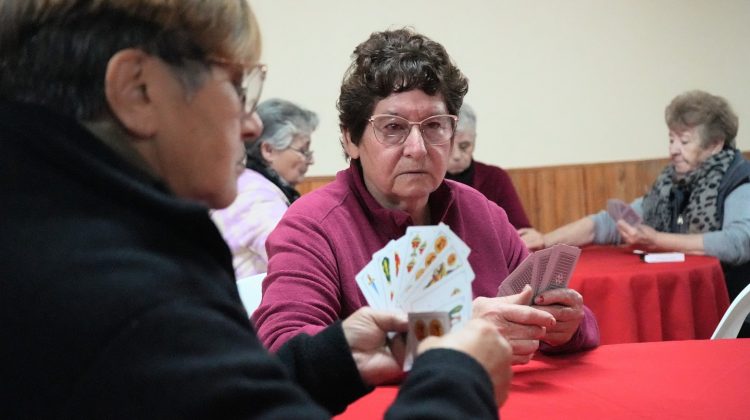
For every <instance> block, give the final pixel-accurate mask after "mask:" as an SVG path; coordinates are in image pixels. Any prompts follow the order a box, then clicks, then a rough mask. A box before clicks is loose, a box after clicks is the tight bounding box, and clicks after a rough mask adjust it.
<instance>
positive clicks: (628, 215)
mask: <svg viewBox="0 0 750 420" xmlns="http://www.w3.org/2000/svg"><path fill="white" fill-rule="evenodd" d="M607 213H608V214H609V217H611V218H612V220H614V221H615V223H617V222H618V221H619V220H620V219H622V220H624V221H626V222H627V223H628V224H629V225H631V226H638V225H640V224H641V223H642V222H643V220H642V219H641V216H639V215H638V213H636V212H635V210H633V208H632V207H630V205H629V204H628V203H626V202H624V201H622V200H619V199H616V198H612V199H609V200H607Z"/></svg>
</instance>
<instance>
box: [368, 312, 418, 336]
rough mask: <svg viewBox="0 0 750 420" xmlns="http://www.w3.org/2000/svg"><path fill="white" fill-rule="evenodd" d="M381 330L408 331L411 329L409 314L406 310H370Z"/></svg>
mask: <svg viewBox="0 0 750 420" xmlns="http://www.w3.org/2000/svg"><path fill="white" fill-rule="evenodd" d="M368 315H369V316H370V317H371V319H372V320H373V322H374V323H375V325H376V326H377V327H378V329H380V330H381V331H384V332H388V331H396V332H406V331H408V330H409V320H408V316H407V315H406V313H404V312H391V311H377V310H374V309H371V310H370V313H369V314H368Z"/></svg>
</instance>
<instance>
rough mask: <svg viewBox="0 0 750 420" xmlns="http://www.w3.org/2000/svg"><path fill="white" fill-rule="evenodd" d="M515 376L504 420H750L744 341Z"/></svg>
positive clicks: (644, 348) (374, 398) (612, 357)
mask: <svg viewBox="0 0 750 420" xmlns="http://www.w3.org/2000/svg"><path fill="white" fill-rule="evenodd" d="M513 370H514V376H513V381H512V385H511V390H510V396H509V398H508V401H507V402H506V403H505V405H504V406H503V407H502V408H501V409H500V414H501V416H502V418H503V420H513V419H597V420H599V419H628V420H630V419H747V418H750V403H749V402H750V391H748V388H747V379H748V378H750V339H737V340H715V341H711V340H689V341H668V342H654V343H630V344H615V345H607V346H601V347H598V348H596V349H594V350H592V351H589V352H584V353H578V354H572V355H564V356H557V357H545V356H540V357H539V358H538V359H536V360H533V361H531V363H529V364H528V365H525V366H516V367H514V369H513ZM397 392H398V388H397V387H379V388H377V389H376V390H375V391H374V392H372V393H370V394H369V395H367V396H365V397H364V398H362V399H360V400H359V401H357V402H355V403H354V404H352V405H351V406H350V407H349V409H348V410H347V411H346V412H345V413H344V414H342V415H341V416H339V417H338V418H339V419H357V420H362V419H379V418H382V416H383V413H384V412H385V410H386V408H387V406H388V405H390V404H391V403H392V402H393V400H394V399H395V397H396V393H397Z"/></svg>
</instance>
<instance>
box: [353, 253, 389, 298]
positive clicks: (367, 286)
mask: <svg viewBox="0 0 750 420" xmlns="http://www.w3.org/2000/svg"><path fill="white" fill-rule="evenodd" d="M354 281H355V282H356V283H357V285H358V286H359V289H360V290H362V294H363V295H365V299H366V300H367V304H368V305H369V306H371V307H372V308H375V309H385V300H384V297H385V294H384V293H383V292H384V290H383V286H382V285H381V284H380V280H379V277H378V267H377V263H376V261H375V260H370V262H369V263H368V264H367V265H366V266H364V268H362V270H360V272H359V273H357V275H356V276H354Z"/></svg>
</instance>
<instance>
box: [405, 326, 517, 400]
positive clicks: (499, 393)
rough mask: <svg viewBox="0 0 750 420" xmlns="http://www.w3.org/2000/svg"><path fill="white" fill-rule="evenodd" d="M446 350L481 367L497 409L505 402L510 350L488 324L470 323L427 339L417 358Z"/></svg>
mask: <svg viewBox="0 0 750 420" xmlns="http://www.w3.org/2000/svg"><path fill="white" fill-rule="evenodd" d="M434 348H448V349H453V350H458V351H460V352H463V353H466V354H468V355H469V356H471V357H473V358H474V359H476V361H477V362H479V364H481V365H482V366H483V367H484V369H485V370H486V371H487V373H488V374H489V376H490V379H491V380H492V384H493V385H494V386H495V399H496V400H497V405H498V407H499V406H501V405H503V403H504V402H505V400H506V399H507V398H508V389H509V388H510V379H511V377H512V376H513V371H512V370H511V369H510V364H511V348H510V344H508V341H506V340H505V338H503V337H502V336H501V335H500V333H498V331H497V329H496V328H495V326H494V325H492V324H491V323H490V322H488V321H485V320H482V319H472V320H469V322H467V323H466V325H464V327H463V328H461V329H460V330H458V331H455V332H451V333H449V334H446V335H444V336H442V337H435V336H430V337H427V338H425V339H424V340H422V342H421V343H420V344H419V347H417V354H421V353H423V352H425V351H427V350H429V349H434Z"/></svg>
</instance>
